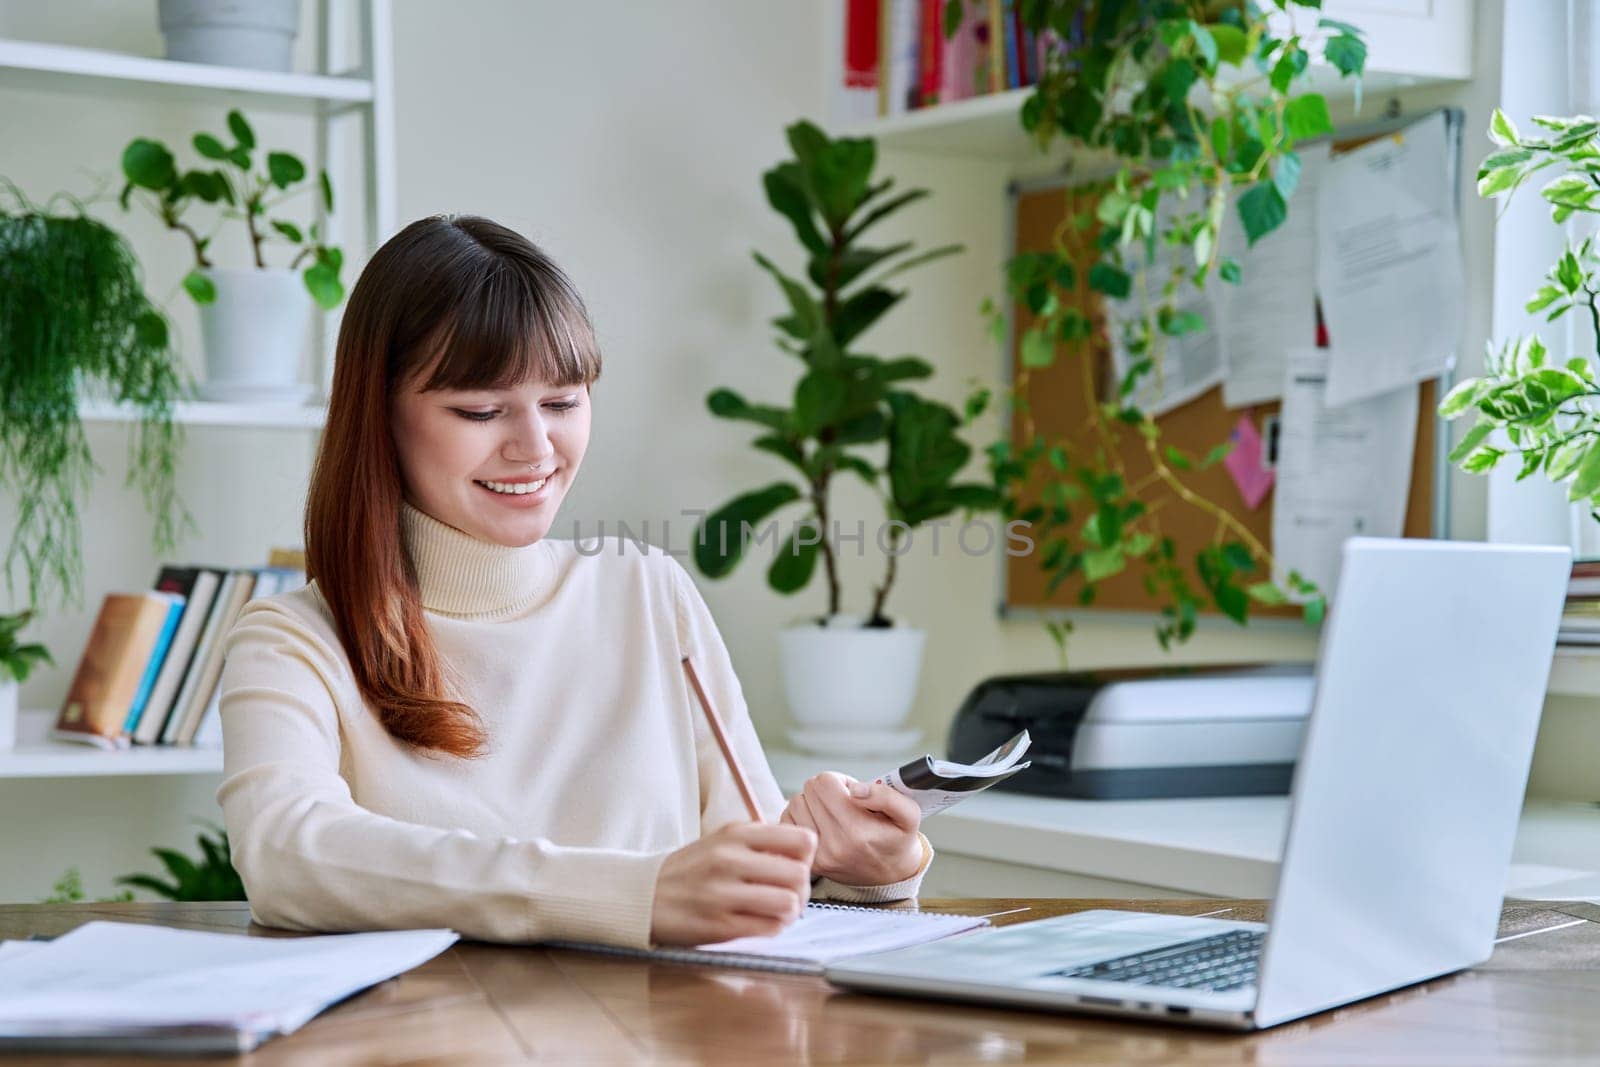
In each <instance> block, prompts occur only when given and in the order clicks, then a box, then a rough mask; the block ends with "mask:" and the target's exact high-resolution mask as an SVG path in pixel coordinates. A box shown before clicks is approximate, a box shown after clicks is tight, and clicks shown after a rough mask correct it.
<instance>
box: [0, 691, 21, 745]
mask: <svg viewBox="0 0 1600 1067" xmlns="http://www.w3.org/2000/svg"><path fill="white" fill-rule="evenodd" d="M20 689H21V687H20V686H18V685H17V682H16V679H14V678H7V679H5V680H4V681H0V752H10V751H11V750H12V749H13V748H15V747H16V744H17V693H18V691H19V690H20Z"/></svg>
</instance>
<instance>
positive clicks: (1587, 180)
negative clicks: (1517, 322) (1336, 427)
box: [1439, 109, 1600, 518]
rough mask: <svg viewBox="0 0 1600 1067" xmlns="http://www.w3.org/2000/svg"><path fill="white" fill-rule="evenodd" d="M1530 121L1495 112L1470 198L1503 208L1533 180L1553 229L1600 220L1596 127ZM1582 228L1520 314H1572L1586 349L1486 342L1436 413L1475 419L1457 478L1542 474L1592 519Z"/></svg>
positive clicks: (1596, 505)
mask: <svg viewBox="0 0 1600 1067" xmlns="http://www.w3.org/2000/svg"><path fill="white" fill-rule="evenodd" d="M1532 122H1533V125H1534V126H1536V127H1537V128H1538V132H1537V133H1521V132H1519V131H1518V129H1517V127H1516V126H1515V125H1514V124H1513V122H1512V120H1511V119H1510V118H1509V117H1508V116H1507V115H1506V114H1505V113H1504V112H1502V111H1500V110H1498V109H1496V111H1495V112H1494V115H1493V117H1492V118H1491V119H1490V122H1489V139H1490V140H1491V141H1493V142H1494V144H1495V150H1494V151H1493V152H1491V153H1490V154H1489V156H1488V157H1487V158H1485V159H1484V161H1483V164H1482V165H1481V166H1480V167H1479V168H1478V195H1479V196H1482V197H1485V198H1489V197H1504V198H1506V199H1507V200H1509V199H1510V197H1511V196H1512V195H1513V194H1515V193H1516V191H1517V190H1518V189H1520V188H1521V187H1522V186H1523V185H1524V184H1525V183H1526V182H1528V181H1529V180H1530V179H1531V178H1533V177H1534V176H1535V175H1540V176H1541V177H1542V179H1543V185H1541V186H1540V188H1539V196H1540V197H1541V198H1542V199H1543V200H1544V201H1545V202H1546V203H1548V204H1549V205H1550V220H1551V222H1553V223H1555V224H1556V225H1558V226H1567V225H1569V224H1570V223H1571V222H1572V220H1573V218H1574V216H1594V215H1600V123H1597V122H1596V120H1595V119H1593V118H1590V117H1589V116H1587V115H1575V116H1571V117H1566V118H1562V117H1555V116H1546V115H1540V116H1535V117H1534V118H1533V120H1532ZM1585 229H1588V230H1590V232H1588V233H1586V234H1583V235H1581V236H1577V235H1575V239H1574V240H1571V241H1569V242H1568V244H1567V248H1566V250H1565V251H1564V252H1563V253H1562V254H1561V258H1560V259H1558V260H1556V262H1555V263H1554V264H1552V265H1551V267H1550V269H1549V270H1548V271H1547V272H1546V273H1545V276H1544V279H1543V284H1541V285H1540V286H1539V287H1538V288H1537V289H1536V290H1535V291H1534V292H1533V294H1532V295H1531V296H1530V297H1529V298H1528V302H1527V311H1528V312H1529V313H1535V314H1539V313H1542V314H1543V315H1544V317H1545V321H1546V322H1555V321H1557V320H1558V319H1561V318H1563V317H1564V316H1566V315H1567V314H1568V313H1569V312H1572V311H1577V312H1579V313H1580V314H1581V315H1582V316H1583V318H1584V320H1585V322H1586V324H1587V327H1588V328H1587V330H1586V331H1585V335H1586V336H1587V337H1588V339H1589V343H1588V344H1587V345H1586V346H1585V347H1586V348H1588V349H1589V351H1588V352H1584V351H1579V352H1560V351H1557V352H1551V351H1550V349H1549V348H1548V347H1547V346H1546V345H1545V342H1544V341H1543V340H1541V339H1540V337H1539V335H1538V334H1536V333H1535V334H1528V335H1527V336H1523V337H1516V338H1512V339H1510V340H1507V341H1505V342H1504V343H1502V344H1501V345H1500V346H1499V347H1498V348H1496V347H1495V345H1494V343H1493V342H1492V341H1491V342H1490V344H1489V346H1488V352H1487V354H1486V358H1485V360H1484V371H1483V374H1482V375H1481V376H1479V377H1476V378H1468V379H1467V380H1465V381H1463V382H1461V383H1460V384H1458V385H1457V386H1456V387H1455V388H1454V389H1452V390H1450V392H1449V393H1448V394H1447V395H1446V396H1445V398H1444V400H1443V401H1441V402H1440V404H1439V414H1440V415H1441V416H1443V417H1444V418H1447V419H1455V418H1460V417H1462V416H1466V415H1469V414H1470V415H1473V416H1475V418H1474V420H1473V424H1472V426H1471V427H1470V428H1469V429H1468V430H1467V431H1466V433H1465V434H1464V435H1463V436H1462V437H1461V439H1460V440H1459V441H1458V442H1457V443H1456V446H1455V448H1454V449H1453V450H1452V451H1451V453H1450V459H1451V460H1452V461H1454V462H1455V463H1457V464H1459V465H1460V466H1461V468H1462V469H1463V470H1467V471H1471V472H1474V473H1481V472H1483V471H1488V470H1492V469H1493V468H1495V467H1496V466H1498V465H1499V464H1500V462H1501V461H1502V460H1509V461H1511V462H1515V463H1516V464H1518V467H1517V479H1518V480H1519V481H1520V480H1522V479H1524V478H1528V477H1531V476H1533V475H1534V474H1542V475H1543V476H1544V477H1546V478H1548V479H1550V480H1551V481H1552V482H1557V483H1566V485H1567V496H1568V498H1569V499H1570V500H1572V501H1574V502H1581V503H1583V504H1584V505H1585V506H1587V507H1588V508H1589V510H1590V512H1591V513H1592V514H1594V515H1595V516H1596V517H1597V518H1600V405H1597V404H1596V401H1597V399H1600V385H1597V384H1596V381H1595V371H1594V357H1593V356H1592V355H1591V354H1590V353H1591V352H1595V353H1600V254H1597V252H1596V248H1595V233H1594V232H1593V223H1592V222H1591V221H1589V220H1587V219H1586V220H1585Z"/></svg>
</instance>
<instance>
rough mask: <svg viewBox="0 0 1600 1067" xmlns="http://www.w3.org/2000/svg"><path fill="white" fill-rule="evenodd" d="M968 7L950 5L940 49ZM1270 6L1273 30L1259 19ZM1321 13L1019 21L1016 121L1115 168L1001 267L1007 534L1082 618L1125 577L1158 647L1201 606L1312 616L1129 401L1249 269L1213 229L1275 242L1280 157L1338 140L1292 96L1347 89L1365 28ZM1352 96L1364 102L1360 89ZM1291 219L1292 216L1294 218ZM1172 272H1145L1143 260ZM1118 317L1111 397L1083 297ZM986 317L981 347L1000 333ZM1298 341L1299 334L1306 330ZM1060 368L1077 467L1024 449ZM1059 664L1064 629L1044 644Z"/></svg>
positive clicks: (1187, 6) (993, 458) (1227, 1)
mask: <svg viewBox="0 0 1600 1067" xmlns="http://www.w3.org/2000/svg"><path fill="white" fill-rule="evenodd" d="M963 5H964V0H948V2H947V4H946V9H945V32H946V34H947V35H949V34H952V33H954V32H955V30H956V27H957V25H958V24H959V23H960V21H961V19H962V12H963ZM1263 7H1270V8H1272V9H1276V10H1268V11H1263V10H1262V8H1263ZM1318 7H1320V3H1319V2H1318V0H1274V3H1273V4H1271V5H1265V4H1263V5H1260V6H1258V5H1257V4H1255V3H1246V2H1241V0H1206V2H1200V0H1188V2H1180V0H1019V14H1020V16H1021V18H1022V20H1023V22H1024V24H1025V26H1026V27H1027V28H1028V29H1029V30H1031V31H1032V32H1033V33H1034V34H1036V35H1039V37H1040V38H1041V39H1042V40H1043V41H1044V42H1045V55H1046V58H1045V62H1044V64H1043V69H1042V70H1041V72H1040V74H1039V78H1038V81H1037V84H1036V85H1035V87H1034V89H1033V91H1032V92H1031V93H1030V94H1029V95H1028V97H1027V99H1026V100H1025V101H1024V102H1023V104H1022V107H1021V111H1020V116H1019V117H1020V121H1021V123H1022V126H1023V127H1024V129H1026V130H1027V131H1029V132H1030V133H1031V134H1032V135H1033V136H1034V138H1035V139H1036V141H1037V142H1038V144H1039V145H1040V146H1041V147H1044V146H1048V145H1049V144H1050V143H1051V142H1052V141H1054V140H1056V139H1060V140H1061V141H1064V142H1065V143H1066V144H1067V146H1068V147H1069V148H1070V149H1071V150H1072V152H1073V155H1074V157H1075V158H1076V157H1078V156H1088V157H1091V158H1105V157H1106V156H1107V155H1109V156H1110V157H1111V159H1112V161H1113V162H1112V173H1111V174H1110V175H1109V176H1108V177H1107V179H1106V180H1105V181H1104V182H1103V183H1102V184H1100V185H1099V186H1098V189H1097V191H1096V203H1095V205H1094V207H1093V208H1092V210H1083V211H1078V212H1076V213H1069V220H1070V222H1069V225H1066V226H1063V227H1062V231H1061V232H1060V233H1059V234H1058V235H1057V240H1056V247H1054V248H1052V249H1050V250H1049V251H1046V252H1029V253H1024V254H1021V255H1018V256H1016V257H1015V258H1013V259H1012V260H1011V261H1010V263H1009V264H1007V295H1008V297H1009V298H1010V301H1011V302H1013V303H1014V305H1015V306H1017V307H1019V308H1021V309H1022V310H1023V311H1024V312H1025V316H1026V317H1025V318H1024V319H1023V320H1021V321H1019V322H1018V324H1017V335H1018V340H1019V350H1020V364H1021V366H1020V369H1019V373H1018V374H1017V376H1016V380H1015V383H1014V386H1013V389H1012V391H1011V394H1010V400H1011V403H1012V404H1013V405H1014V406H1015V410H1016V411H1017V412H1018V414H1019V416H1020V422H1021V424H1022V433H1021V435H1020V440H1018V441H1015V442H1014V441H1012V440H1009V439H1005V440H1001V441H998V442H996V443H995V444H994V445H993V446H992V447H991V448H990V449H989V456H990V462H991V470H992V472H993V475H994V480H995V485H996V488H997V489H998V490H999V491H1000V493H1001V494H1002V496H1003V498H1004V504H1003V509H1004V510H1003V513H1004V514H1005V515H1006V516H1007V517H1016V518H1021V519H1023V520H1026V521H1027V522H1028V523H1029V524H1030V527H1031V531H1030V532H1031V536H1032V537H1033V538H1034V539H1035V540H1036V541H1037V542H1038V543H1039V544H1040V546H1041V551H1040V563H1041V566H1042V568H1043V570H1044V572H1045V573H1046V574H1047V575H1048V581H1047V585H1046V589H1047V592H1048V593H1054V592H1055V591H1056V589H1057V588H1058V587H1060V586H1061V585H1062V584H1063V583H1071V584H1072V585H1073V586H1075V587H1076V589H1077V599H1078V601H1079V602H1080V603H1084V604H1088V603H1091V602H1092V601H1093V599H1094V596H1095V588H1096V585H1097V583H1099V582H1100V581H1102V580H1104V579H1106V578H1109V577H1111V576H1112V575H1115V574H1119V573H1122V572H1123V571H1126V570H1129V569H1130V568H1131V569H1136V570H1137V571H1138V572H1139V573H1140V574H1141V576H1142V578H1143V581H1144V585H1145V588H1146V589H1147V591H1148V592H1149V593H1150V594H1151V595H1152V596H1156V597H1159V598H1161V600H1162V601H1163V606H1162V608H1161V617H1160V620H1159V622H1158V624H1157V628H1156V636H1157V638H1158V639H1159V640H1160V642H1161V644H1162V646H1163V647H1167V646H1169V645H1170V644H1171V643H1172V642H1174V641H1183V640H1185V639H1187V638H1188V637H1189V636H1190V635H1191V634H1192V633H1193V631H1194V626H1195V619H1196V614H1197V612H1198V611H1199V609H1200V607H1201V606H1202V604H1204V603H1206V602H1207V601H1209V602H1210V603H1211V604H1212V605H1214V606H1215V608H1216V609H1217V610H1219V611H1220V612H1222V613H1223V614H1224V615H1226V616H1228V617H1230V618H1232V619H1234V620H1235V621H1237V622H1239V623H1241V624H1242V623H1244V622H1245V621H1246V619H1247V617H1248V614H1249V610H1250V604H1251V602H1252V601H1254V602H1258V603H1267V604H1281V603H1285V602H1288V601H1295V602H1298V603H1299V604H1300V605H1301V606H1302V609H1303V611H1304V614H1305V616H1306V617H1307V619H1309V620H1312V621H1315V620H1317V619H1319V618H1320V617H1321V614H1322V611H1323V608H1324V601H1323V598H1322V595H1321V593H1320V592H1319V591H1318V590H1317V589H1316V587H1315V586H1314V585H1313V584H1312V583H1310V582H1308V581H1306V580H1305V579H1303V578H1302V577H1301V576H1300V575H1299V574H1298V573H1296V572H1294V571H1292V570H1291V571H1289V572H1288V573H1287V579H1286V583H1285V584H1286V585H1287V588H1283V587H1282V586H1281V585H1279V584H1277V583H1276V582H1274V581H1273V580H1271V575H1272V572H1273V569H1274V560H1273V558H1272V555H1271V553H1270V551H1269V550H1268V548H1267V546H1266V545H1264V544H1262V543H1261V542H1260V540H1259V539H1257V538H1256V537H1254V536H1253V535H1252V534H1251V533H1250V531H1249V530H1248V529H1247V528H1246V527H1245V525H1244V524H1243V523H1241V522H1240V521H1239V520H1238V519H1237V517H1235V516H1234V515H1233V514H1232V513H1231V512H1230V511H1229V510H1228V509H1227V508H1226V507H1224V506H1222V505H1221V504H1219V503H1217V502H1216V501H1213V500H1210V499H1208V498H1206V497H1205V496H1204V495H1203V494H1201V493H1199V492H1197V491H1195V490H1194V488H1193V487H1192V486H1190V485H1188V484H1186V476H1187V474H1188V472H1190V471H1192V470H1194V469H1195V468H1197V467H1199V466H1202V465H1209V464H1210V463H1214V462H1216V461H1218V460H1219V459H1221V458H1222V456H1223V455H1224V454H1225V453H1226V451H1227V448H1228V445H1227V443H1226V442H1218V445H1217V447H1216V448H1215V449H1213V450H1212V452H1211V453H1210V454H1209V455H1207V456H1205V457H1198V456H1190V455H1187V454H1184V453H1182V452H1180V451H1178V450H1177V449H1174V448H1172V447H1171V446H1170V445H1168V444H1166V443H1164V442H1163V441H1162V428H1161V424H1160V423H1159V422H1158V421H1157V420H1156V419H1155V418H1154V417H1153V416H1152V415H1151V414H1149V413H1148V412H1146V411H1144V410H1143V409H1142V408H1141V407H1140V406H1139V404H1138V403H1137V402H1136V394H1137V390H1138V388H1139V386H1140V385H1141V383H1142V382H1144V381H1145V380H1146V379H1150V378H1154V377H1156V376H1159V375H1160V374H1161V373H1162V363H1163V357H1164V351H1165V346H1166V344H1167V343H1168V341H1169V339H1171V338H1175V337H1178V336H1181V335H1183V334H1185V333H1190V332H1193V331H1196V330H1202V329H1205V328H1207V324H1206V322H1205V321H1204V319H1203V318H1202V317H1200V316H1199V315H1196V314H1194V313H1193V312H1192V311H1189V310H1186V309H1185V308H1183V307H1182V306H1181V304H1180V300H1179V298H1180V297H1181V295H1182V293H1183V292H1184V290H1185V289H1186V288H1203V287H1204V286H1205V284H1206V283H1207V282H1208V281H1209V280H1211V279H1212V278H1219V279H1220V280H1221V281H1222V282H1224V283H1237V282H1238V281H1239V279H1240V278H1241V276H1242V274H1243V272H1244V271H1247V270H1249V269H1250V266H1249V258H1248V255H1245V256H1242V257H1241V259H1243V262H1239V261H1237V260H1235V259H1232V258H1230V257H1229V256H1228V255H1227V254H1226V249H1227V247H1228V246H1227V244H1226V243H1225V241H1224V239H1223V229H1224V225H1225V223H1226V222H1227V220H1228V218H1229V216H1230V215H1233V216H1235V217H1236V218H1237V222H1238V225H1239V226H1240V227H1241V228H1242V231H1243V235H1244V237H1245V239H1246V241H1247V242H1248V244H1254V243H1255V242H1256V241H1257V240H1259V239H1260V238H1261V237H1263V236H1265V235H1266V234H1267V233H1269V232H1271V231H1272V230H1273V229H1275V228H1276V227H1277V226H1279V225H1281V224H1282V222H1283V221H1284V219H1285V218H1286V217H1287V214H1288V210H1289V202H1290V199H1291V197H1292V196H1293V194H1294V191H1295V188H1296V185H1297V183H1298V178H1299V171H1300V161H1299V158H1298V156H1297V155H1296V153H1295V151H1294V147H1295V144H1296V143H1297V142H1298V141H1301V140H1303V139H1307V138H1312V137H1318V136H1323V135H1327V134H1331V133H1332V132H1333V125H1332V122H1331V120H1330V118H1329V114H1328V108H1327V104H1326V102H1325V100H1324V99H1323V97H1322V96H1321V95H1319V94H1317V93H1314V92H1308V91H1304V85H1305V78H1306V72H1307V70H1308V68H1309V67H1310V65H1311V63H1312V61H1313V58H1314V57H1315V56H1317V55H1319V54H1320V56H1321V58H1322V59H1323V60H1324V61H1325V62H1326V63H1328V64H1329V65H1331V66H1332V67H1334V68H1336V69H1337V70H1338V72H1339V73H1340V75H1341V76H1343V77H1355V78H1359V76H1360V74H1361V71H1362V69H1363V67H1364V64H1365V57H1366V49H1365V45H1364V43H1363V41H1362V38H1361V33H1360V31H1359V30H1358V29H1356V28H1355V27H1353V26H1350V25H1348V24H1346V23H1342V22H1338V21H1335V20H1332V19H1326V18H1320V17H1319V13H1318V12H1317V11H1316V10H1315V9H1317V8H1318ZM1358 84H1359V83H1358ZM1297 210H1298V209H1297ZM1161 246H1165V247H1166V248H1167V249H1169V250H1170V262H1171V264H1172V266H1171V268H1170V271H1169V272H1168V273H1165V274H1161V273H1158V272H1157V271H1154V270H1150V269H1147V267H1146V264H1148V263H1150V262H1152V261H1154V260H1155V252H1156V249H1157V248H1158V247H1161ZM1091 295H1092V297H1093V298H1094V299H1096V300H1100V301H1125V302H1126V304H1125V305H1124V307H1123V309H1122V310H1121V312H1120V314H1119V315H1118V319H1119V321H1120V322H1121V324H1122V326H1121V337H1120V341H1121V344H1122V346H1123V349H1124V351H1126V352H1127V353H1129V357H1130V358H1129V361H1128V369H1127V372H1126V373H1125V374H1124V375H1123V376H1122V377H1121V379H1120V380H1116V381H1111V382H1107V381H1106V380H1105V378H1106V375H1104V374H1103V373H1102V371H1101V370H1100V368H1099V362H1098V354H1099V352H1100V350H1101V349H1100V344H1101V342H1100V340H1099V335H1100V332H1101V331H1100V328H1099V325H1100V324H1099V322H1098V321H1096V317H1094V316H1093V315H1091V314H1086V313H1085V311H1084V310H1083V308H1084V307H1085V304H1084V301H1085V299H1086V298H1089V297H1090V296H1091ZM985 313H986V314H987V315H989V316H990V318H991V326H992V327H993V329H994V332H995V336H996V337H997V338H999V339H1004V338H1005V337H1006V336H1007V334H1008V330H1007V322H1006V319H1007V316H1006V315H1005V314H1004V313H1003V312H1002V310H1001V309H1000V308H999V307H997V306H996V305H995V304H993V303H992V302H989V303H986V305H985ZM1307 330H1308V333H1309V330H1310V324H1309V323H1308V324H1307ZM1058 359H1069V360H1074V361H1076V363H1077V365H1078V367H1079V368H1081V371H1082V379H1083V382H1084V386H1083V387H1084V390H1085V395H1086V396H1089V397H1096V398H1100V399H1099V402H1097V403H1095V404H1092V405H1091V418H1092V420H1093V422H1094V430H1095V437H1096V445H1095V446H1094V447H1092V448H1084V447H1080V446H1075V445H1074V444H1073V442H1071V441H1069V440H1052V439H1050V438H1049V437H1048V436H1047V435H1045V434H1043V433H1041V432H1039V431H1037V430H1036V429H1035V426H1034V422H1033V419H1032V414H1031V411H1030V408H1029V392H1028V390H1029V385H1030V375H1031V373H1032V372H1033V371H1037V370H1039V369H1041V368H1045V367H1049V366H1051V365H1053V364H1054V363H1055V362H1056V361H1057V360H1058ZM1124 435H1136V436H1133V437H1132V438H1131V440H1132V441H1133V442H1135V443H1137V444H1142V447H1141V448H1140V449H1139V451H1141V452H1142V453H1143V454H1144V457H1145V458H1146V459H1147V461H1148V462H1147V465H1148V468H1149V469H1148V471H1143V470H1140V471H1133V470H1130V469H1128V468H1126V467H1125V466H1124V464H1123V462H1122V460H1121V459H1120V458H1119V455H1118V451H1117V448H1118V445H1119V443H1120V442H1121V441H1122V440H1124ZM1168 505H1171V506H1174V507H1183V508H1196V509H1199V510H1200V511H1202V512H1204V513H1205V514H1206V515H1208V516H1209V517H1210V518H1212V519H1214V521H1215V529H1216V534H1215V536H1214V537H1213V538H1212V540H1211V541H1210V542H1209V543H1208V544H1206V545H1204V546H1201V547H1200V548H1199V549H1198V550H1197V551H1195V552H1194V554H1193V558H1192V559H1188V558H1185V553H1183V552H1182V551H1180V549H1179V546H1178V545H1177V544H1176V543H1175V542H1174V540H1173V539H1172V538H1171V537H1170V536H1168V535H1167V534H1166V532H1165V531H1164V530H1163V524H1162V519H1163V508H1164V507H1165V506H1168ZM1047 627H1048V629H1049V631H1050V633H1051V636H1052V637H1054V638H1055V640H1056V641H1057V643H1058V644H1059V645H1060V646H1061V649H1062V654H1063V657H1064V656H1065V648H1066V639H1067V634H1068V632H1069V631H1070V624H1069V623H1066V622H1061V621H1052V622H1050V623H1047Z"/></svg>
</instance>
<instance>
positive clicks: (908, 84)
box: [881, 0, 922, 115]
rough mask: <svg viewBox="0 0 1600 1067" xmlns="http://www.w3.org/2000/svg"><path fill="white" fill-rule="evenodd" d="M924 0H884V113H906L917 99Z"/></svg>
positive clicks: (882, 31)
mask: <svg viewBox="0 0 1600 1067" xmlns="http://www.w3.org/2000/svg"><path fill="white" fill-rule="evenodd" d="M921 6H922V5H921V0H883V16H882V18H883V23H882V30H881V33H882V46H881V47H882V48H883V55H884V61H883V62H884V67H883V85H884V90H883V94H884V95H883V99H884V106H885V110H884V111H883V114H885V115H903V114H905V113H906V111H907V110H909V109H910V108H911V107H913V106H915V103H916V99H917V95H918V94H917V85H918V74H917V55H918V53H919V52H920V51H921V46H922V35H921V31H920V30H919V28H918V23H919V22H920V19H919V17H918V16H919V11H920V9H921Z"/></svg>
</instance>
